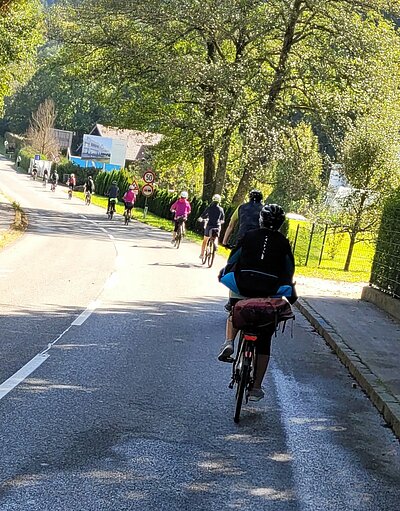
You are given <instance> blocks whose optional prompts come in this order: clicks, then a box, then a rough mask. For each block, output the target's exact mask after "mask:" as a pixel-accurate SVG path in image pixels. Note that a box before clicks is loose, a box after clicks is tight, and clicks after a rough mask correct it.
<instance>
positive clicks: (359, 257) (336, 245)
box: [74, 192, 374, 282]
mask: <svg viewBox="0 0 400 511" xmlns="http://www.w3.org/2000/svg"><path fill="white" fill-rule="evenodd" d="M74 196H75V197H78V198H80V199H82V200H84V194H83V192H74ZM107 202H108V199H107V198H106V197H101V196H97V195H94V196H93V197H92V203H93V204H96V205H97V206H100V207H102V208H107ZM116 211H117V213H119V214H121V215H122V214H123V212H124V206H123V204H121V203H120V204H117V206H116ZM132 216H133V218H134V219H135V220H138V221H139V222H143V223H145V224H148V225H152V226H153V227H157V228H158V229H162V230H163V231H169V232H172V230H173V223H172V222H171V221H170V220H166V219H165V218H160V217H158V216H156V215H153V214H152V213H147V215H146V218H144V216H143V209H141V208H136V207H135V208H134V209H133V215H132ZM298 223H300V224H302V225H301V228H299V234H298V238H297V242H296V248H295V260H296V274H297V275H304V276H306V277H315V278H321V279H332V280H339V281H346V282H368V281H369V277H370V270H371V264H372V259H373V255H374V246H373V244H369V243H365V242H364V243H358V244H357V245H356V248H355V250H354V253H353V258H352V263H351V266H350V271H348V272H345V271H343V267H344V263H345V260H346V254H347V247H348V236H346V235H342V234H338V233H336V234H335V235H333V234H330V235H329V236H327V237H326V240H325V248H324V253H323V258H322V261H321V264H320V266H318V262H319V257H320V252H321V247H322V240H323V231H316V232H315V235H314V237H313V243H312V245H311V249H310V254H309V259H308V263H307V266H305V259H306V254H307V250H308V241H309V237H310V236H309V235H310V224H307V223H306V222H297V221H294V220H291V221H290V223H289V238H290V239H291V240H293V239H294V236H295V232H296V228H297V224H298ZM186 237H187V239H189V240H191V241H194V242H196V243H199V244H200V243H201V240H202V236H200V235H199V234H196V233H194V232H191V231H187V233H186ZM229 252H230V251H229V250H227V249H226V248H224V247H219V248H218V253H219V254H220V255H222V256H223V257H226V258H227V257H228V256H229Z"/></svg>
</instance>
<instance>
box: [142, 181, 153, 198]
mask: <svg viewBox="0 0 400 511" xmlns="http://www.w3.org/2000/svg"><path fill="white" fill-rule="evenodd" d="M153 192H154V189H153V187H152V186H151V184H147V185H144V186H143V187H142V193H143V195H144V196H145V197H150V195H153Z"/></svg>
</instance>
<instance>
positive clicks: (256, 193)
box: [249, 190, 263, 202]
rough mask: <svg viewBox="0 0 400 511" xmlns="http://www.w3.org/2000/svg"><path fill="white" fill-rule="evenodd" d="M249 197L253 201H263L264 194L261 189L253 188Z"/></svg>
mask: <svg viewBox="0 0 400 511" xmlns="http://www.w3.org/2000/svg"><path fill="white" fill-rule="evenodd" d="M249 199H250V200H251V201H253V202H261V201H262V199H263V194H262V192H260V190H251V192H250V193H249Z"/></svg>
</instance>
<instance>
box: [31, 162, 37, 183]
mask: <svg viewBox="0 0 400 511" xmlns="http://www.w3.org/2000/svg"><path fill="white" fill-rule="evenodd" d="M36 176H37V167H36V164H35V165H34V166H33V169H32V179H33V180H35V179H36Z"/></svg>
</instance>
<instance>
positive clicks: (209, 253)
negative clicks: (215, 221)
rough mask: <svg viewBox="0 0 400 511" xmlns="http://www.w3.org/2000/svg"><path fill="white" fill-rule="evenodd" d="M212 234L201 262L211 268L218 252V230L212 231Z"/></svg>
mask: <svg viewBox="0 0 400 511" xmlns="http://www.w3.org/2000/svg"><path fill="white" fill-rule="evenodd" d="M210 234H211V236H210V237H209V238H208V240H207V245H206V248H205V250H204V254H203V258H202V260H201V264H206V263H207V264H208V267H209V268H211V266H212V265H213V262H214V258H215V252H216V251H217V244H216V243H215V240H216V239H217V238H218V229H212V230H211V233H210Z"/></svg>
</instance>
